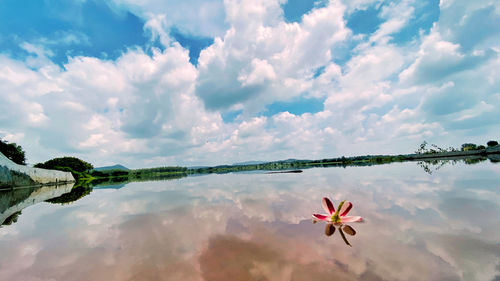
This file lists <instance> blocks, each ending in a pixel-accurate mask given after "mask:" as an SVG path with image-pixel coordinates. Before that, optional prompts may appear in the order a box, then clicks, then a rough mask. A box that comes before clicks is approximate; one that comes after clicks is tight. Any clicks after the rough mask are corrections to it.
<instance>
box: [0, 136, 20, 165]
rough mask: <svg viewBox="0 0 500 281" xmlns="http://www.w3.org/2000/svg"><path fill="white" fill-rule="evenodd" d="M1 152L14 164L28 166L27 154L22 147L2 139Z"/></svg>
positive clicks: (0, 142)
mask: <svg viewBox="0 0 500 281" xmlns="http://www.w3.org/2000/svg"><path fill="white" fill-rule="evenodd" d="M0 152H1V153H2V154H3V155H5V157H7V158H8V159H10V160H11V161H12V162H14V163H16V164H18V165H26V153H25V152H24V150H23V148H22V147H21V146H20V145H18V144H16V143H9V142H8V141H4V140H2V139H0Z"/></svg>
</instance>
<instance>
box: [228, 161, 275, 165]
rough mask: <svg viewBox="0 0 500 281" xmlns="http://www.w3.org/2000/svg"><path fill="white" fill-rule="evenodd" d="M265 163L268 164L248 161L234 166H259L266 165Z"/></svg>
mask: <svg viewBox="0 0 500 281" xmlns="http://www.w3.org/2000/svg"><path fill="white" fill-rule="evenodd" d="M264 163H267V162H265V161H246V162H240V163H234V164H233V166H245V165H259V164H264Z"/></svg>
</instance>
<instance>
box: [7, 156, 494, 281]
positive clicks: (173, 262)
mask: <svg viewBox="0 0 500 281" xmlns="http://www.w3.org/2000/svg"><path fill="white" fill-rule="evenodd" d="M63 188H64V187H63ZM63 191H64V190H62V191H61V190H60V191H57V192H63ZM47 192H49V191H46V192H45V193H44V192H39V193H40V194H47ZM0 195H1V194H0ZM1 196H3V197H2V198H4V199H3V200H4V201H6V200H7V199H5V198H11V197H12V196H11V197H8V196H7V195H6V194H5V193H4V195H1ZM19 196H20V195H19ZM19 196H18V197H19ZM37 196H39V195H32V197H30V199H26V200H28V201H29V200H33V202H31V203H33V204H32V205H29V204H27V203H26V200H25V201H23V202H24V203H23V202H21V203H22V204H27V206H28V207H26V208H24V209H23V210H22V214H20V215H19V214H18V215H17V222H11V224H10V225H4V226H2V228H0V280H23V281H25V280H499V279H500V218H499V217H500V216H499V214H500V206H499V205H500V164H492V163H490V162H482V163H479V164H476V165H465V164H463V163H458V164H456V165H453V166H452V165H447V166H443V167H441V168H440V169H439V170H438V171H435V172H433V173H432V174H428V173H426V172H424V170H423V169H422V168H421V167H419V166H418V165H417V164H416V163H403V164H401V163H397V164H391V165H382V166H374V167H353V168H346V169H343V168H324V169H321V168H318V169H309V170H304V172H303V173H301V174H263V173H251V174H226V175H206V176H198V177H188V178H183V179H178V180H171V181H155V182H137V183H129V184H126V185H123V186H114V188H94V190H93V191H92V192H91V193H90V194H89V195H87V196H84V197H82V198H81V199H79V200H77V201H75V202H72V203H69V204H64V205H61V204H57V203H48V202H43V200H46V198H43V200H38V201H42V202H40V203H37V202H38V201H37V200H36V197H37ZM324 196H328V197H330V198H332V199H333V200H334V204H338V202H339V201H340V200H343V199H347V200H350V201H351V202H353V204H354V208H353V209H352V210H351V212H350V215H360V216H362V217H364V218H365V220H366V222H365V223H362V224H360V223H358V224H355V223H354V224H351V226H352V227H353V228H354V229H355V230H356V232H357V234H356V235H355V236H350V235H347V234H346V238H347V239H348V241H349V242H350V244H351V245H352V247H349V246H347V245H346V244H345V243H344V241H343V239H342V238H341V235H340V233H339V231H338V230H337V231H336V232H335V233H334V234H333V235H332V236H330V237H328V236H326V235H325V224H324V223H320V222H318V223H316V224H313V223H312V220H311V214H312V213H324V212H323V210H322V208H321V198H322V197H324ZM21 197H22V196H21ZM9 200H11V201H12V200H13V199H12V198H11V199H9ZM7 201H8V200H7ZM28 203H29V202H28ZM17 204H20V203H17ZM5 209H6V207H4V208H3V210H2V212H3V211H5ZM14 211H15V210H14Z"/></svg>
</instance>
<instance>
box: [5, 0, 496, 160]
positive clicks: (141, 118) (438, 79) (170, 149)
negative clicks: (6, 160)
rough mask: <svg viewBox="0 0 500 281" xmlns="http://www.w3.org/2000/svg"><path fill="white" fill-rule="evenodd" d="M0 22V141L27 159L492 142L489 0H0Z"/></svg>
mask: <svg viewBox="0 0 500 281" xmlns="http://www.w3.org/2000/svg"><path fill="white" fill-rule="evenodd" d="M0 18H2V21H0V73H1V74H0V80H1V81H0V112H2V113H1V114H0V137H2V138H4V139H7V140H9V141H14V142H17V143H19V144H21V145H22V146H23V147H25V149H26V150H27V154H28V161H29V162H31V163H36V162H39V161H44V160H47V159H48V158H52V157H56V156H62V155H75V156H78V157H82V158H85V159H88V160H89V161H91V162H93V163H95V164H96V165H108V164H114V163H122V164H124V165H128V166H131V167H141V166H157V165H197V164H203V165H206V164H225V163H232V162H242V161H249V160H276V159H286V158H307V159H311V158H325V157H334V156H340V155H358V154H376V153H406V152H411V151H412V150H414V149H415V148H416V147H417V146H418V144H419V143H420V142H422V141H424V140H427V141H428V142H435V143H436V144H438V145H442V146H446V147H447V146H450V145H455V146H459V145H460V144H461V143H463V142H478V143H485V142H486V141H488V140H489V139H499V138H500V136H499V135H498V133H497V132H498V131H499V130H498V129H499V122H498V121H497V119H498V118H496V116H499V115H498V113H499V110H498V108H499V105H500V96H499V93H500V86H499V82H498V79H496V77H498V74H499V72H500V70H499V65H500V62H499V58H498V52H499V50H500V40H499V39H498V38H500V37H499V36H498V35H499V30H498V28H496V27H497V26H498V25H499V24H500V8H499V5H498V4H496V3H495V2H491V1H474V3H469V2H468V1H463V0H448V1H441V3H440V1H438V0H425V1H415V0H403V1H382V0H356V1H340V0H336V1H326V0H315V1H309V0H307V1H306V0H288V1H286V0H267V1H264V0H229V1H225V2H224V1H222V0H205V1H201V0H189V1H183V2H182V3H178V2H176V1H160V0H146V1H136V0H107V1H94V0H78V1H57V0H33V1H25V0H17V1H13V0H6V1H3V3H2V5H1V6H0ZM214 156H216V157H214Z"/></svg>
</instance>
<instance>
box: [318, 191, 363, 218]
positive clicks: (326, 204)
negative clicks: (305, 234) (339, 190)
mask: <svg viewBox="0 0 500 281" xmlns="http://www.w3.org/2000/svg"><path fill="white" fill-rule="evenodd" d="M322 205H323V209H325V211H326V212H327V213H328V214H326V215H321V214H313V218H315V219H318V220H322V221H326V222H330V223H334V224H344V223H349V222H361V221H363V218H362V217H360V216H347V213H349V211H350V210H351V209H352V203H351V202H349V201H345V200H344V201H342V202H340V204H339V206H338V208H337V211H336V212H335V208H334V207H333V204H332V201H330V199H328V198H326V197H323V200H322Z"/></svg>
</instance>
